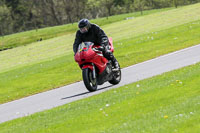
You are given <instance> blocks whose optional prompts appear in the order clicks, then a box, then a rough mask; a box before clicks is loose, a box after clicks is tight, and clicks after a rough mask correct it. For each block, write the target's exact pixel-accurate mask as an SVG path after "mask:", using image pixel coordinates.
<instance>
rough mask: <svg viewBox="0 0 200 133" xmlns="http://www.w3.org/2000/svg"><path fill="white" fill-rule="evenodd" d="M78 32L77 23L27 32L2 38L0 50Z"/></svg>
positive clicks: (110, 20) (122, 17)
mask: <svg viewBox="0 0 200 133" xmlns="http://www.w3.org/2000/svg"><path fill="white" fill-rule="evenodd" d="M170 9H172V8H165V9H156V10H150V11H144V14H143V16H144V15H149V14H152V13H156V12H162V11H167V10H170ZM138 16H141V14H140V12H135V13H129V14H122V15H116V16H110V17H109V18H108V19H107V18H99V19H94V20H91V22H93V23H96V24H98V25H100V26H103V25H106V24H111V23H115V22H118V21H122V20H125V19H126V18H128V17H138ZM76 30H77V23H73V24H67V25H62V26H54V27H50V28H42V29H36V30H31V31H27V32H21V33H17V34H12V35H7V36H4V37H0V50H3V49H10V48H15V47H18V46H22V45H28V44H30V43H34V42H37V40H40V39H41V38H42V39H43V40H47V39H50V38H54V37H58V36H62V35H67V34H72V33H74V32H75V31H76Z"/></svg>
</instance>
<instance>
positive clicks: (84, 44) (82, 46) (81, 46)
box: [78, 42, 94, 52]
mask: <svg viewBox="0 0 200 133" xmlns="http://www.w3.org/2000/svg"><path fill="white" fill-rule="evenodd" d="M93 44H94V43H92V42H82V43H81V44H79V47H78V51H79V52H81V51H87V50H88V49H89V47H90V46H91V45H93Z"/></svg>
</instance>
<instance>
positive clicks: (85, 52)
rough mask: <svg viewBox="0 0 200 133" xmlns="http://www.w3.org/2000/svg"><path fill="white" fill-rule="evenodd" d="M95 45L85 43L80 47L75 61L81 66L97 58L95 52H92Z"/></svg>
mask: <svg viewBox="0 0 200 133" xmlns="http://www.w3.org/2000/svg"><path fill="white" fill-rule="evenodd" d="M92 47H93V43H88V42H86V43H83V44H80V45H79V48H78V52H77V53H76V55H75V61H76V62H78V63H79V64H80V63H81V62H84V61H88V60H90V59H92V58H93V57H94V56H95V52H94V51H93V50H92Z"/></svg>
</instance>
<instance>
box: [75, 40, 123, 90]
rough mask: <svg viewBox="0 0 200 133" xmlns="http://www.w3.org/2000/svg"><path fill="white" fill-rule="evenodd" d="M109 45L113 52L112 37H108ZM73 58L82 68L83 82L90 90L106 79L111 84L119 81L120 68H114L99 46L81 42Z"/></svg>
mask: <svg viewBox="0 0 200 133" xmlns="http://www.w3.org/2000/svg"><path fill="white" fill-rule="evenodd" d="M109 46H110V50H111V51H112V52H114V48H113V43H112V38H109ZM74 58H75V61H76V62H77V63H78V64H79V66H80V68H81V69H82V76H83V82H84V84H85V86H86V88H87V89H88V90H89V91H90V92H93V91H96V90H97V86H98V85H102V84H103V83H105V82H107V81H108V82H109V83H111V84H113V85H116V84H118V83H119V82H120V81H121V69H120V68H117V69H116V68H114V67H113V64H112V62H111V61H109V60H107V59H106V58H105V57H104V56H103V53H102V47H101V46H97V45H94V43H92V42H83V43H81V44H80V45H79V47H78V52H77V53H76V54H75V57H74Z"/></svg>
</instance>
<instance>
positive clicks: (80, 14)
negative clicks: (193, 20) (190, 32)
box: [0, 0, 200, 36]
mask: <svg viewBox="0 0 200 133" xmlns="http://www.w3.org/2000/svg"><path fill="white" fill-rule="evenodd" d="M197 2H200V0H0V36H3V35H7V34H12V33H16V32H22V31H27V30H31V29H38V28H43V27H47V26H56V25H62V24H67V23H72V24H73V23H74V22H77V21H78V20H80V19H81V18H88V19H93V18H99V17H109V16H111V15H116V14H122V13H129V12H134V11H140V12H141V14H142V13H143V10H150V9H159V8H165V7H172V6H174V7H176V8H177V7H178V6H181V5H188V4H193V3H197Z"/></svg>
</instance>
